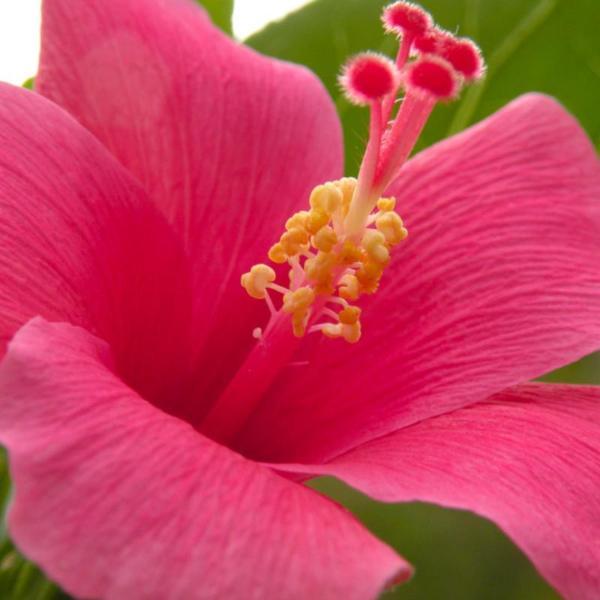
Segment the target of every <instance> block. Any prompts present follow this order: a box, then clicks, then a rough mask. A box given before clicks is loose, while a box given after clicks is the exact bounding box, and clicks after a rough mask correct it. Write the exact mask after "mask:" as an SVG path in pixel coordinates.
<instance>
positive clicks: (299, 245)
mask: <svg viewBox="0 0 600 600" xmlns="http://www.w3.org/2000/svg"><path fill="white" fill-rule="evenodd" d="M279 243H280V244H281V246H282V248H283V250H284V252H285V253H286V254H287V255H288V256H294V255H296V254H298V253H299V252H301V251H302V250H303V248H305V247H306V244H308V233H307V232H306V231H305V230H304V229H298V228H294V229H290V230H289V231H286V232H285V233H284V234H283V235H282V236H281V239H280V240H279Z"/></svg>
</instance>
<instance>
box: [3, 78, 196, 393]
mask: <svg viewBox="0 0 600 600" xmlns="http://www.w3.org/2000/svg"><path fill="white" fill-rule="evenodd" d="M0 280H1V282H2V284H1V286H0V357H1V355H3V354H4V350H5V347H6V342H7V341H8V340H9V339H10V338H11V336H12V335H13V333H14V332H15V331H16V330H17V329H18V328H19V327H20V326H21V325H22V324H23V323H25V322H26V321H28V320H29V319H30V318H31V317H33V316H35V315H43V316H45V317H46V318H47V319H51V320H64V321H70V322H72V323H75V324H79V325H83V326H85V327H87V328H89V329H90V330H91V331H93V332H95V333H98V334H99V335H102V336H103V337H104V338H105V339H106V340H107V341H109V343H110V344H111V347H112V348H113V351H114V352H115V357H116V361H117V365H118V369H119V372H120V373H121V374H122V376H123V377H125V378H126V380H127V382H128V383H129V384H130V385H134V386H135V387H137V388H138V389H139V390H143V392H144V393H146V394H148V397H149V398H151V399H153V400H157V401H161V402H166V398H164V394H165V393H166V392H168V394H172V393H173V390H172V387H170V388H169V389H168V390H165V388H164V387H163V385H164V383H165V381H166V380H167V375H168V376H170V377H179V376H182V374H184V373H185V372H186V369H187V367H186V365H187V364H188V362H189V361H188V358H187V356H188V355H189V354H190V352H189V347H190V344H191V339H190V335H189V331H188V329H189V321H190V315H191V298H190V293H189V276H188V275H187V274H186V272H185V271H184V262H183V253H182V251H181V249H180V245H179V242H178V240H177V239H176V238H175V236H174V234H173V232H172V231H171V229H170V227H169V225H168V224H167V223H166V222H165V220H164V219H163V217H162V215H160V214H159V213H158V211H156V210H155V209H154V207H153V206H152V205H151V204H150V203H149V202H148V199H147V197H146V195H145V193H144V192H143V190H142V189H141V188H140V187H139V186H138V185H137V184H136V183H135V182H134V181H133V179H132V178H131V177H130V175H129V174H128V173H127V172H126V171H125V170H124V169H123V168H122V167H121V165H119V163H118V162H117V161H116V160H115V159H114V158H113V157H112V156H111V155H110V154H108V152H106V150H105V149H104V148H103V147H102V146H101V145H100V144H99V143H98V141H97V140H95V139H94V138H93V136H92V135H90V133H89V132H88V131H86V130H85V129H83V127H81V126H80V125H79V124H78V123H77V122H75V121H74V120H73V119H72V118H71V117H69V115H67V114H66V113H65V112H64V111H63V110H61V109H60V108H58V107H57V106H55V105H53V104H52V103H51V102H48V101H47V100H46V99H44V98H42V97H41V96H38V95H37V94H33V93H31V92H28V91H26V90H22V89H19V88H15V87H12V86H8V85H4V84H2V85H0ZM167 308H168V310H167Z"/></svg>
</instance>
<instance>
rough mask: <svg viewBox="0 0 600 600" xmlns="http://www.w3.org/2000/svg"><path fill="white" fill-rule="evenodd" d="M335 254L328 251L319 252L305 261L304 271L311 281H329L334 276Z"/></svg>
mask: <svg viewBox="0 0 600 600" xmlns="http://www.w3.org/2000/svg"><path fill="white" fill-rule="evenodd" d="M334 266H335V256H333V254H331V253H328V252H319V253H318V254H317V255H316V256H315V257H313V258H309V259H308V260H307V261H306V262H305V263H304V272H305V273H306V277H307V278H308V279H309V280H310V281H316V282H321V283H324V282H329V281H330V279H331V278H332V276H333V273H332V270H333V267H334Z"/></svg>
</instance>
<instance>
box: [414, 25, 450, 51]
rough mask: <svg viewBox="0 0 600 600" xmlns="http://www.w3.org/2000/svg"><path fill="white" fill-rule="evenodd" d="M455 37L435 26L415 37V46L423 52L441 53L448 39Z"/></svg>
mask: <svg viewBox="0 0 600 600" xmlns="http://www.w3.org/2000/svg"><path fill="white" fill-rule="evenodd" d="M452 39H454V38H453V36H452V34H450V33H448V32H447V31H443V30H442V29H438V28H433V29H430V30H429V31H426V32H425V33H423V34H422V35H419V36H418V37H416V38H415V41H414V44H413V45H414V47H415V49H416V50H418V51H419V52H420V53H421V54H438V55H439V54H441V50H442V47H443V46H444V45H445V44H446V40H452Z"/></svg>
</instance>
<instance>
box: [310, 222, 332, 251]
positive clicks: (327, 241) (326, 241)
mask: <svg viewBox="0 0 600 600" xmlns="http://www.w3.org/2000/svg"><path fill="white" fill-rule="evenodd" d="M337 241H338V237H337V235H336V233H335V231H334V230H333V229H332V228H331V227H329V225H325V227H321V229H319V231H317V233H315V235H314V237H313V239H312V243H313V246H314V247H315V248H316V249H317V250H321V251H322V252H331V250H332V249H333V247H334V246H335V245H336V244H337Z"/></svg>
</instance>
